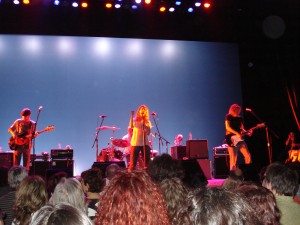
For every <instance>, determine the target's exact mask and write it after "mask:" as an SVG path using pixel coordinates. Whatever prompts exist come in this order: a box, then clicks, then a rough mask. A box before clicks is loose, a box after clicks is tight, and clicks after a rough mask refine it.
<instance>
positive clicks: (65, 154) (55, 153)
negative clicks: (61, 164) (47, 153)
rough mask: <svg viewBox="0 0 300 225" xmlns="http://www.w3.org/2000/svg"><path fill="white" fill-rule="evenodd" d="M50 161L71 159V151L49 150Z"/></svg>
mask: <svg viewBox="0 0 300 225" xmlns="http://www.w3.org/2000/svg"><path fill="white" fill-rule="evenodd" d="M51 159H73V149H51Z"/></svg>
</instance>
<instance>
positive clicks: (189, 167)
mask: <svg viewBox="0 0 300 225" xmlns="http://www.w3.org/2000/svg"><path fill="white" fill-rule="evenodd" d="M180 162H181V166H182V168H183V169H184V172H185V173H184V174H185V175H184V178H183V182H184V183H185V184H186V185H188V186H189V187H192V188H197V187H200V186H203V185H205V186H206V185H207V183H208V181H207V178H206V176H205V174H204V172H203V170H202V168H201V166H200V164H199V163H198V161H197V159H188V160H180Z"/></svg>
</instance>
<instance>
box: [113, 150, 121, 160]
mask: <svg viewBox="0 0 300 225" xmlns="http://www.w3.org/2000/svg"><path fill="white" fill-rule="evenodd" d="M114 156H115V159H119V160H122V159H123V153H122V151H120V150H115V152H114Z"/></svg>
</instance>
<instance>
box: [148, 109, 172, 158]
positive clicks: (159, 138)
mask: <svg viewBox="0 0 300 225" xmlns="http://www.w3.org/2000/svg"><path fill="white" fill-rule="evenodd" d="M152 117H153V120H154V124H155V127H156V131H157V134H158V151H159V154H160V153H161V151H160V145H162V146H164V143H163V141H162V140H164V141H165V142H166V153H168V144H170V142H169V141H167V140H166V139H165V138H164V137H163V136H161V134H160V132H159V129H158V125H157V121H156V119H155V115H152Z"/></svg>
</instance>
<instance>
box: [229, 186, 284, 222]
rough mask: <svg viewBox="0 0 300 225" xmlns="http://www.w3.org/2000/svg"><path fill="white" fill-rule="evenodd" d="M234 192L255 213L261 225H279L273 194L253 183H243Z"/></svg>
mask: <svg viewBox="0 0 300 225" xmlns="http://www.w3.org/2000/svg"><path fill="white" fill-rule="evenodd" d="M235 192H237V193H239V194H241V195H242V196H243V197H244V198H245V200H246V201H247V202H248V203H249V204H250V206H251V207H252V208H253V210H254V211H255V213H256V216H257V218H258V219H259V221H260V222H261V224H263V225H279V224H280V222H279V220H280V212H279V209H278V207H277V205H276V199H275V196H274V195H273V193H272V192H271V191H270V190H268V189H267V188H265V187H262V186H261V185H258V184H255V183H253V182H243V183H241V184H240V185H239V186H238V187H237V188H236V189H235Z"/></svg>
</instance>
